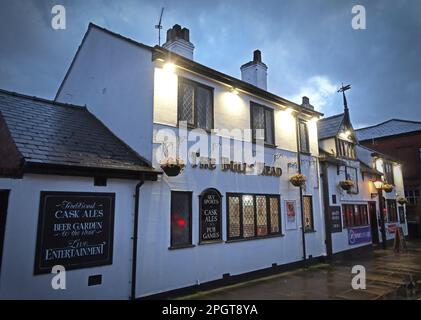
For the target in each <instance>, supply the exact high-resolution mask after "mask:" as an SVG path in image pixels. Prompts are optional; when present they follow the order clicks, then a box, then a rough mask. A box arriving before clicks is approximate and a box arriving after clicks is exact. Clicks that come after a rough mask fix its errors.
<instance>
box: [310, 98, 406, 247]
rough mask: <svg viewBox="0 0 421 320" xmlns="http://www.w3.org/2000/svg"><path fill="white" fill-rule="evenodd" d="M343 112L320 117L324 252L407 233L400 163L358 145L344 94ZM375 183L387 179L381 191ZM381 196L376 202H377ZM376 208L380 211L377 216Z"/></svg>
mask: <svg viewBox="0 0 421 320" xmlns="http://www.w3.org/2000/svg"><path fill="white" fill-rule="evenodd" d="M344 105H345V108H344V112H343V113H341V114H338V115H334V116H331V117H328V118H323V119H321V120H320V121H319V125H318V128H319V148H320V162H321V168H322V169H321V172H322V186H323V188H322V190H323V197H324V198H323V199H324V201H323V204H324V211H325V222H326V246H327V251H328V253H331V254H336V253H339V252H344V251H347V250H352V249H356V248H360V247H365V246H371V245H372V244H379V243H380V242H383V241H384V240H383V238H384V237H385V238H386V240H391V239H394V237H395V231H396V229H397V228H401V230H402V234H404V235H407V225H406V219H405V205H400V204H398V203H397V198H398V197H399V196H398V195H399V194H400V195H401V196H403V194H404V187H403V179H402V173H401V164H400V163H399V162H397V161H395V160H392V159H390V158H389V157H388V156H385V155H384V154H380V153H376V152H375V151H374V150H371V149H369V148H367V147H364V146H362V145H360V143H359V141H358V138H357V137H356V134H355V131H354V129H353V126H352V123H351V120H350V114H349V109H348V107H347V104H346V99H345V97H344ZM376 183H380V184H385V183H389V184H390V186H391V187H390V189H388V190H387V191H388V192H386V191H384V190H380V192H379V190H378V189H376ZM380 201H381V203H380ZM380 212H383V216H381V214H380Z"/></svg>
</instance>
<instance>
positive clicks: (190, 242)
mask: <svg viewBox="0 0 421 320" xmlns="http://www.w3.org/2000/svg"><path fill="white" fill-rule="evenodd" d="M174 193H181V194H187V195H189V242H188V243H184V244H174V240H173V228H172V223H173V219H172V216H173V197H172V195H173V194H174ZM192 220H193V191H183V190H171V194H170V247H169V249H179V248H189V247H193V246H194V245H193V232H192V231H193V230H192V227H193V221H192Z"/></svg>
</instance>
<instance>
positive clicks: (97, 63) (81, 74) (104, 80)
mask: <svg viewBox="0 0 421 320" xmlns="http://www.w3.org/2000/svg"><path fill="white" fill-rule="evenodd" d="M153 79H154V67H153V63H152V52H151V50H148V49H147V48H143V47H140V46H137V45H135V44H132V43H130V42H128V41H125V40H122V39H120V38H117V37H115V36H113V35H110V34H108V33H106V32H104V31H102V30H100V29H98V28H96V27H91V29H90V31H89V33H88V35H87V36H86V39H85V42H84V44H83V46H82V47H81V49H80V51H79V54H78V56H77V57H76V60H75V62H74V64H73V67H72V69H71V70H70V72H69V75H68V77H67V79H66V80H65V81H64V84H63V87H62V89H61V91H60V93H59V95H58V97H57V101H60V102H66V103H73V104H78V105H87V106H88V110H89V111H91V112H92V113H93V114H94V115H95V116H96V117H97V118H99V119H100V120H101V121H102V122H103V123H104V124H105V125H106V126H107V127H108V128H110V130H111V131H112V132H113V133H114V134H116V135H117V136H118V137H119V138H120V139H122V140H123V141H124V142H125V143H127V144H128V145H130V146H131V147H132V148H133V149H134V150H135V151H137V152H138V153H139V154H141V155H142V156H143V157H145V158H146V159H147V160H149V161H151V159H152V145H151V141H152V121H153V111H152V108H153V83H154V80H153Z"/></svg>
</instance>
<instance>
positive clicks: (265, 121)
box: [250, 102, 275, 145]
mask: <svg viewBox="0 0 421 320" xmlns="http://www.w3.org/2000/svg"><path fill="white" fill-rule="evenodd" d="M250 108H251V129H252V135H253V141H256V140H257V139H264V142H265V143H266V144H270V145H274V144H275V134H274V133H275V129H274V121H273V109H271V108H268V107H265V106H262V105H259V104H257V103H254V102H251V106H250ZM259 129H260V130H262V134H263V136H262V135H261V134H259V132H258V131H257V130H259Z"/></svg>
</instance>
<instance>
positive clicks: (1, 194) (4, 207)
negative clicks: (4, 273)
mask: <svg viewBox="0 0 421 320" xmlns="http://www.w3.org/2000/svg"><path fill="white" fill-rule="evenodd" d="M9 197H10V190H3V189H2V190H0V200H3V201H4V202H3V203H0V274H1V265H2V260H3V252H4V250H3V249H4V238H5V236H6V220H7V211H8V208H9Z"/></svg>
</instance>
